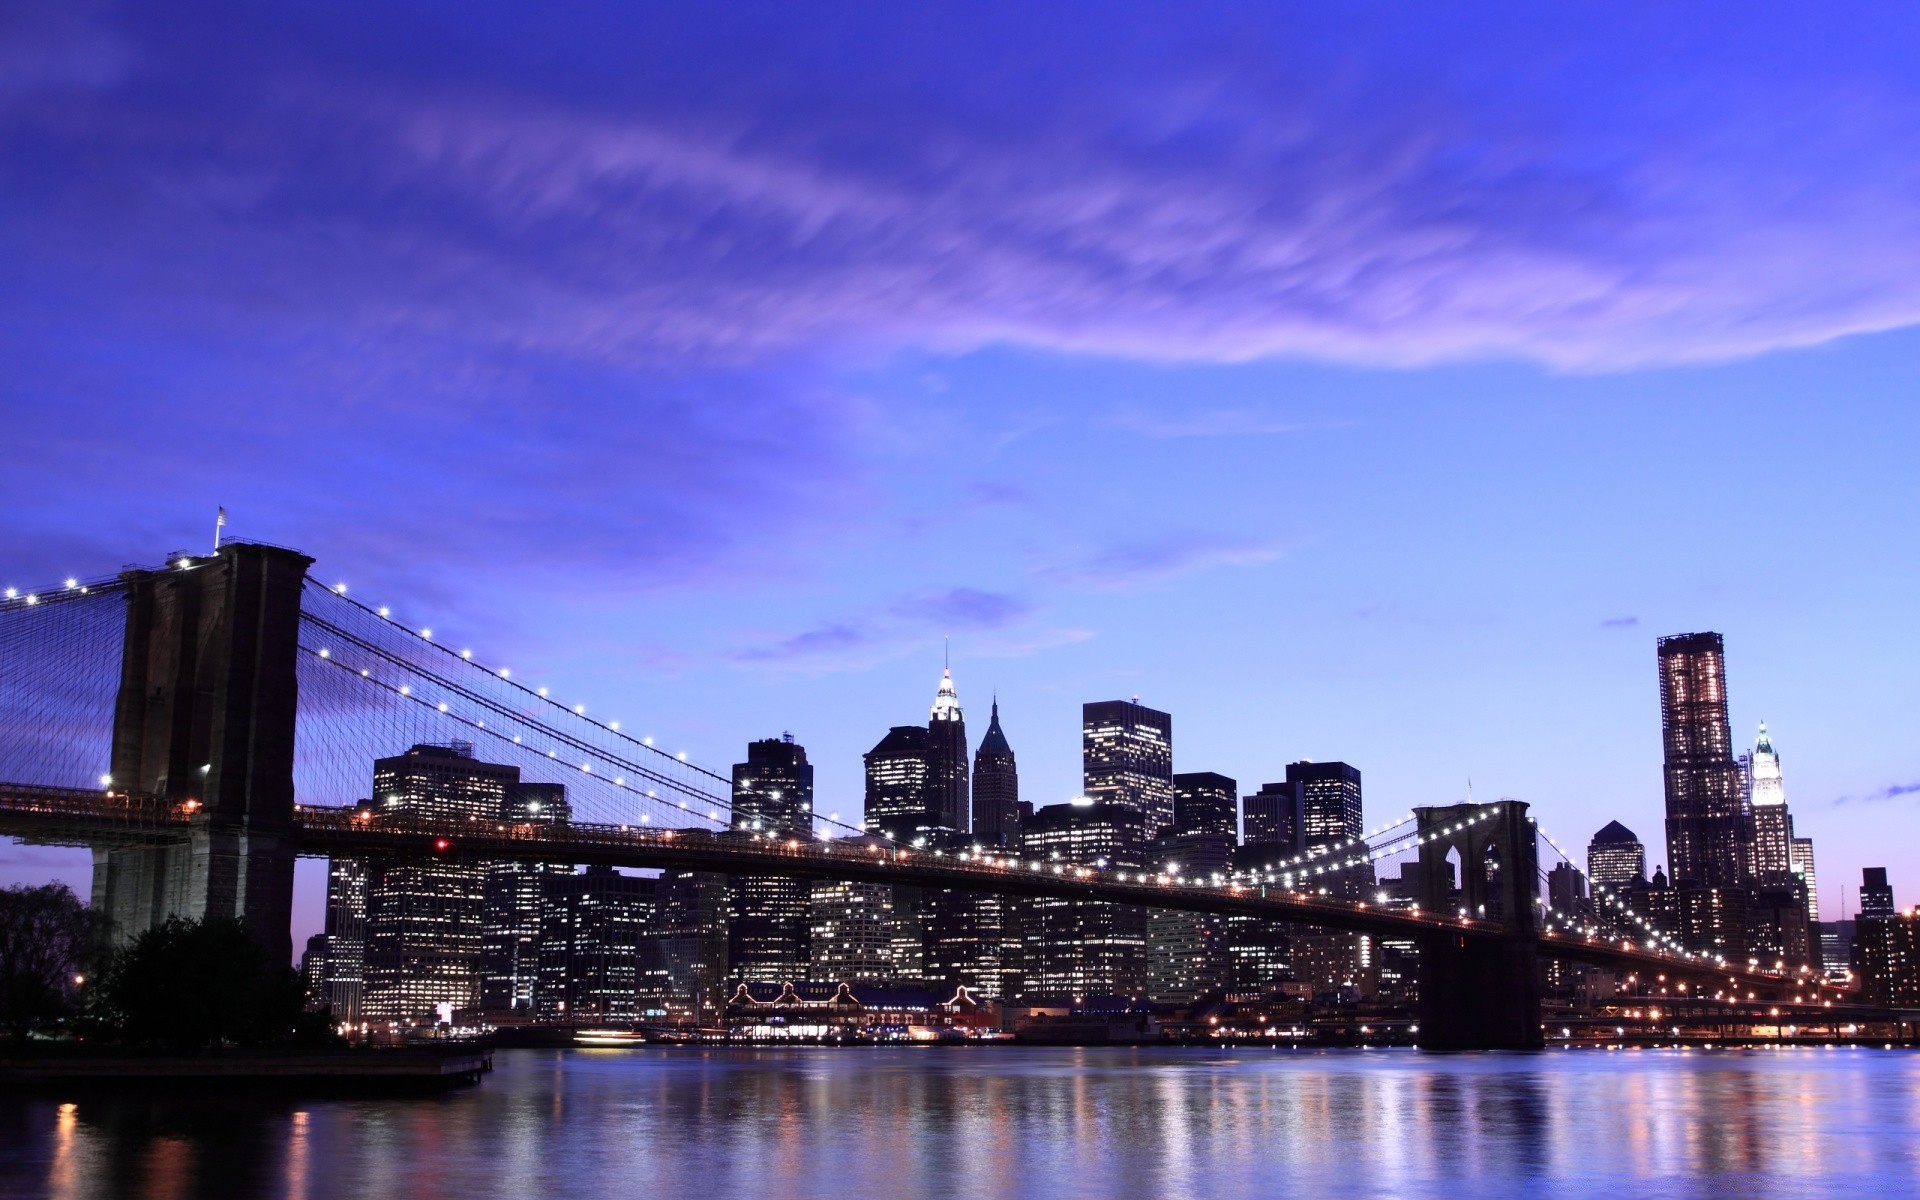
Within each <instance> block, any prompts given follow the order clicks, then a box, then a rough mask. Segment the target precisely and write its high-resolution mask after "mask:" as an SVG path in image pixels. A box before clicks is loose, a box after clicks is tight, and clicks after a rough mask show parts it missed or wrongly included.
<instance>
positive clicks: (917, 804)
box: [864, 725, 939, 845]
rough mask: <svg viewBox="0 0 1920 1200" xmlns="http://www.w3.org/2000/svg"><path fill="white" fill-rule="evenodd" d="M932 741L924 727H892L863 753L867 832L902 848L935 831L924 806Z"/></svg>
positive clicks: (926, 806) (936, 824)
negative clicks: (865, 779)
mask: <svg viewBox="0 0 1920 1200" xmlns="http://www.w3.org/2000/svg"><path fill="white" fill-rule="evenodd" d="M932 742H933V739H932V738H931V737H930V736H929V735H928V733H927V729H926V726H924V725H896V726H894V727H893V728H892V729H889V730H888V731H887V736H885V737H883V738H881V739H880V741H879V743H878V744H877V745H875V746H874V748H873V749H871V750H869V751H867V754H866V768H867V787H866V816H865V819H864V823H865V825H866V829H867V832H868V833H871V834H875V835H877V836H879V837H884V838H891V839H892V840H894V841H896V842H899V843H901V844H902V845H906V844H910V843H911V842H912V841H913V840H914V839H915V838H917V837H921V836H923V835H925V834H926V833H927V832H928V831H929V830H932V829H936V828H939V825H938V823H937V821H936V820H935V817H934V814H933V813H932V812H931V811H929V808H928V804H927V793H928V791H929V787H928V784H929V782H930V780H931V778H932V757H933V745H932Z"/></svg>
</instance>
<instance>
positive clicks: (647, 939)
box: [637, 871, 727, 1027]
mask: <svg viewBox="0 0 1920 1200" xmlns="http://www.w3.org/2000/svg"><path fill="white" fill-rule="evenodd" d="M638 971H639V983H638V989H639V997H638V1001H637V1006H638V1011H639V1014H640V1016H641V1017H642V1018H643V1019H646V1020H655V1021H663V1022H665V1023H667V1024H671V1025H680V1026H689V1025H700V1026H709V1027H710V1026H713V1025H717V1024H719V1023H720V1018H721V1013H722V1011H723V1009H724V1007H725V1005H726V973H727V877H726V876H725V875H717V874H714V873H712V872H708V871H662V872H661V873H660V879H659V881H658V883H657V884H656V885H655V891H654V919H653V922H652V924H651V925H650V926H649V927H648V928H647V929H646V930H645V932H644V934H643V937H642V940H641V945H640V965H639V968H638Z"/></svg>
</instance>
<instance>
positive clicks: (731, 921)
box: [727, 734, 813, 982]
mask: <svg viewBox="0 0 1920 1200" xmlns="http://www.w3.org/2000/svg"><path fill="white" fill-rule="evenodd" d="M727 836H730V837H755V838H781V839H791V838H803V839H808V840H811V839H812V837H813V766H812V764H811V763H809V762H808V761H807V751H806V748H805V747H804V746H801V745H800V744H799V743H797V742H795V741H794V740H793V735H792V734H786V735H783V736H781V737H778V738H765V739H763V740H761V741H757V742H751V743H749V744H748V745H747V761H745V762H743V763H735V764H734V766H733V821H732V830H731V832H730V833H729V834H728V835H727ZM810 892H811V889H810V885H809V884H808V882H807V881H806V880H804V879H793V878H788V877H783V876H778V875H733V876H729V877H728V883H727V898H728V921H727V977H728V979H730V980H734V981H739V980H743V979H747V980H771V981H774V982H779V981H781V980H785V979H805V978H806V977H807V969H808V965H809V960H810V957H811V952H810V950H809V947H808V942H809V939H810V937H811V918H810V916H809V913H808V908H809V901H810V898H811V895H810Z"/></svg>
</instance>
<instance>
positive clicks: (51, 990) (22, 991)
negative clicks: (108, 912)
mask: <svg viewBox="0 0 1920 1200" xmlns="http://www.w3.org/2000/svg"><path fill="white" fill-rule="evenodd" d="M87 930H88V919H87V910H86V906H84V905H82V904H81V903H80V899H79V897H77V896H75V895H74V894H73V890H72V889H71V888H69V887H68V886H67V885H66V884H64V883H48V884H43V885H41V886H39V887H26V886H23V885H20V886H14V887H9V888H4V889H0V1028H4V1029H5V1030H6V1032H7V1033H8V1034H10V1035H11V1036H12V1038H13V1042H14V1046H15V1047H16V1049H24V1048H25V1046H26V1043H27V1037H28V1035H30V1034H31V1033H32V1032H33V1031H34V1030H35V1029H39V1028H44V1027H45V1026H47V1025H50V1024H52V1023H54V1022H56V1021H58V1020H60V1019H61V1018H63V1017H65V1016H67V1015H68V1014H70V1013H71V1012H72V1011H73V1007H74V1005H73V1000H74V996H75V992H76V990H77V989H78V987H79V986H80V970H81V964H82V963H83V962H84V961H85V955H86V948H87Z"/></svg>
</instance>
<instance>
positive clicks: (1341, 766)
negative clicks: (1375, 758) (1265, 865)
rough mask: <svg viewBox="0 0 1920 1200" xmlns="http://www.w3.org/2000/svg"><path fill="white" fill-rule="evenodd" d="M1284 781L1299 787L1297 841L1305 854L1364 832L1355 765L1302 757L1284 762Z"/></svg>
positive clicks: (1358, 778) (1345, 840) (1331, 845)
mask: <svg viewBox="0 0 1920 1200" xmlns="http://www.w3.org/2000/svg"><path fill="white" fill-rule="evenodd" d="M1287 782H1288V783H1293V784H1298V785H1299V786H1300V843H1301V845H1302V847H1303V848H1304V849H1305V850H1306V852H1307V853H1309V854H1312V853H1314V852H1315V851H1326V850H1327V849H1329V848H1330V847H1333V846H1336V845H1338V844H1340V843H1342V842H1347V841H1353V840H1355V839H1357V838H1359V836H1360V835H1361V834H1362V833H1363V832H1365V829H1364V828H1363V825H1362V818H1361V815H1360V814H1361V808H1360V772H1359V770H1358V769H1357V768H1354V767H1350V766H1348V765H1347V764H1346V763H1343V762H1310V761H1306V760H1302V761H1300V762H1292V763H1288V764H1287Z"/></svg>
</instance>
